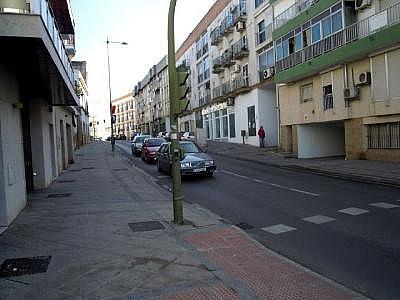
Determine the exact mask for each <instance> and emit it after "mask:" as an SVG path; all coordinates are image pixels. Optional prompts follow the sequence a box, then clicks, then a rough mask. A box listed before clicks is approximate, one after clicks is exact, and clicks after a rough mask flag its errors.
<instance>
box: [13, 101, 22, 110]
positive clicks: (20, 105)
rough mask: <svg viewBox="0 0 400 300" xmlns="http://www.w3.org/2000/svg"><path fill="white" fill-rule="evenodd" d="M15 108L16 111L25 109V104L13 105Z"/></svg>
mask: <svg viewBox="0 0 400 300" xmlns="http://www.w3.org/2000/svg"><path fill="white" fill-rule="evenodd" d="M13 108H15V109H23V108H24V104H23V103H22V102H17V103H13Z"/></svg>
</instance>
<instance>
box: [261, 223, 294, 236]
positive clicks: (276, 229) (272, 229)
mask: <svg viewBox="0 0 400 300" xmlns="http://www.w3.org/2000/svg"><path fill="white" fill-rule="evenodd" d="M261 230H264V231H266V232H269V233H272V234H275V235H276V234H281V233H285V232H289V231H293V230H296V228H295V227H292V226H288V225H285V224H277V225H272V226H268V227H264V228H261Z"/></svg>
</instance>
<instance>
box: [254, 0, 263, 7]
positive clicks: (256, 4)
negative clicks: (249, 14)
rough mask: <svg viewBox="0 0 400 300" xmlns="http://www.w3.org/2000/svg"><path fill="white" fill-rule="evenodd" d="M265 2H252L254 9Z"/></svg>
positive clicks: (259, 0)
mask: <svg viewBox="0 0 400 300" xmlns="http://www.w3.org/2000/svg"><path fill="white" fill-rule="evenodd" d="M264 1H265V0H254V7H255V8H257V7H259V6H260V5H261V4H263V2H264Z"/></svg>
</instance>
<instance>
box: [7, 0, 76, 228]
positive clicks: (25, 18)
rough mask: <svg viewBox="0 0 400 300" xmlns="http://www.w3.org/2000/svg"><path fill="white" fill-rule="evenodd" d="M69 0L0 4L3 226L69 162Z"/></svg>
mask: <svg viewBox="0 0 400 300" xmlns="http://www.w3.org/2000/svg"><path fill="white" fill-rule="evenodd" d="M74 32H75V24H74V19H73V16H72V13H71V7H70V1H69V0H57V1H56V0H51V1H47V0H14V1H0V44H1V47H0V86H1V89H0V226H8V225H9V224H10V223H11V222H12V221H13V220H14V218H15V217H16V216H17V215H18V213H19V212H20V211H21V210H22V209H23V208H24V207H25V205H26V199H27V196H26V195H27V192H30V191H32V190H34V189H40V188H45V187H47V186H48V185H49V184H50V183H51V182H52V181H53V180H54V179H55V178H56V177H57V176H58V174H60V173H61V172H62V170H64V169H65V168H66V167H67V166H68V164H69V163H70V162H72V161H73V159H74V142H73V141H74V139H73V131H74V129H73V128H74V111H75V110H74V109H73V108H72V107H79V97H78V96H77V94H76V92H75V85H74V83H75V81H74V72H73V69H72V66H71V62H70V59H71V58H72V57H73V55H74Z"/></svg>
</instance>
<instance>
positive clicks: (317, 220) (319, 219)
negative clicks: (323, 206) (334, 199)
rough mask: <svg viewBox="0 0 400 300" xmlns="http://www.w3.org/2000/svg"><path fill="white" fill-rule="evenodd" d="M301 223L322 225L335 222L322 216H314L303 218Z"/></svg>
mask: <svg viewBox="0 0 400 300" xmlns="http://www.w3.org/2000/svg"><path fill="white" fill-rule="evenodd" d="M302 220H303V221H306V222H310V223H314V224H324V223H328V222H332V221H335V220H336V219H335V218H331V217H327V216H323V215H316V216H312V217H308V218H303V219H302Z"/></svg>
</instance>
